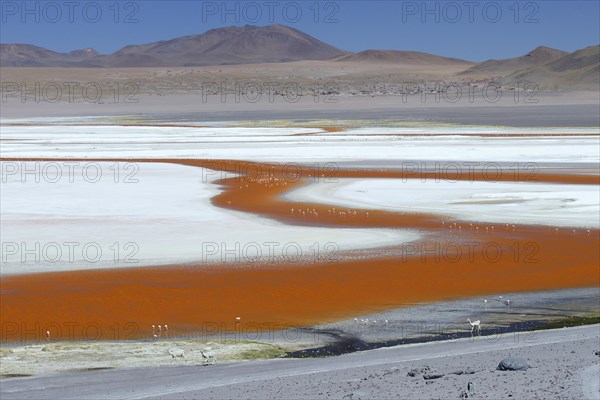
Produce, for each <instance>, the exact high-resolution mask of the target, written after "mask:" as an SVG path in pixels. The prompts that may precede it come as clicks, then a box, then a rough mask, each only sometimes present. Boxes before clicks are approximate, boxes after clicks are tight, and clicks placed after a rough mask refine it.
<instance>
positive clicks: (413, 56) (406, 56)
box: [334, 50, 472, 66]
mask: <svg viewBox="0 0 600 400" xmlns="http://www.w3.org/2000/svg"><path fill="white" fill-rule="evenodd" d="M334 61H338V62H361V63H404V64H413V65H431V64H435V65H448V64H464V65H465V66H466V65H470V64H472V63H471V62H469V61H465V60H460V59H458V58H449V57H442V56H436V55H434V54H429V53H421V52H419V51H399V50H365V51H361V52H360V53H356V54H354V53H348V54H344V55H342V56H339V57H336V58H335V59H334Z"/></svg>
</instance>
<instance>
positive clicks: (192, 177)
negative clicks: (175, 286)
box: [0, 162, 419, 274]
mask: <svg viewBox="0 0 600 400" xmlns="http://www.w3.org/2000/svg"><path fill="white" fill-rule="evenodd" d="M7 164H10V165H11V167H12V166H16V168H17V169H18V172H17V173H15V174H10V175H8V174H7V173H6V171H7V170H8V166H7ZM49 164H50V163H40V164H39V168H40V169H39V170H40V171H42V170H44V166H45V165H49ZM54 164H56V165H57V166H59V167H60V171H61V172H62V176H60V177H59V179H58V181H56V182H53V180H54V179H55V176H56V175H55V173H54V171H55V169H48V171H47V175H43V173H40V174H38V175H37V177H38V178H39V177H40V175H42V178H41V179H40V180H39V182H36V181H35V177H36V176H35V174H34V175H33V176H27V175H25V176H24V177H23V176H22V175H21V172H23V171H25V170H26V169H28V170H30V171H33V170H35V163H33V162H27V163H25V162H2V163H1V165H2V169H3V171H4V176H3V183H2V191H1V195H0V196H1V197H0V199H1V206H0V208H1V211H2V216H1V223H2V242H3V246H4V248H3V253H4V254H3V260H2V264H0V273H1V274H15V273H32V272H54V271H64V270H74V269H95V268H114V267H140V266H147V265H158V264H171V263H187V262H194V263H200V264H203V263H204V264H207V263H222V262H228V263H242V262H245V263H249V264H250V265H252V264H253V263H257V262H259V261H258V260H257V259H262V261H263V262H265V261H280V262H282V263H286V262H293V261H294V260H295V259H296V257H298V258H303V259H311V258H314V257H315V256H319V255H320V256H323V255H326V254H327V252H331V253H332V254H333V255H335V253H337V252H338V251H343V250H349V249H355V248H374V247H380V246H386V245H392V244H397V243H403V242H406V241H412V240H416V239H417V238H418V237H419V235H418V234H416V233H414V232H408V231H401V230H386V229H374V230H371V229H344V228H339V229H338V228H336V229H332V228H319V227H307V226H290V225H286V224H282V223H279V222H276V221H273V220H269V219H267V218H262V217H259V216H255V215H248V214H246V213H241V212H236V211H231V210H225V209H223V208H220V207H216V206H213V205H212V204H211V202H210V199H211V198H212V197H213V196H215V195H217V194H218V193H220V192H221V189H220V188H219V186H218V185H216V184H215V183H214V182H215V180H217V179H219V178H221V177H222V176H221V174H220V173H216V171H209V170H205V169H203V168H195V167H187V166H181V165H173V164H160V163H140V164H135V168H128V166H127V164H125V163H120V164H116V163H110V162H106V163H90V164H89V165H88V164H86V163H71V164H69V163H54ZM129 166H130V167H133V164H129ZM69 167H70V168H72V175H69ZM97 168H99V169H98V170H97ZM86 169H87V170H89V171H88V172H85V173H84V171H86ZM97 171H100V178H99V179H98V180H97V181H96V182H93V180H95V179H97V178H96V176H97V175H96V173H97ZM117 173H118V176H117V175H116V174H117ZM70 176H71V177H72V180H73V182H71V181H70V179H69V177H70ZM5 178H6V181H4V179H5ZM65 243H74V244H73V245H71V246H70V247H69V245H67V244H65ZM12 244H15V246H16V248H13V247H9V246H12ZM36 244H37V246H39V250H38V251H36V250H35V249H36ZM86 246H87V247H86ZM115 246H116V247H115ZM28 249H29V251H31V253H30V254H29V255H27V250H28ZM44 249H46V250H44ZM70 249H72V250H73V251H72V252H71V250H70ZM84 249H86V250H85V253H84ZM97 249H100V252H101V256H100V257H99V258H98V259H97ZM13 253H14V254H13ZM36 256H37V259H36ZM23 259H24V260H25V262H23Z"/></svg>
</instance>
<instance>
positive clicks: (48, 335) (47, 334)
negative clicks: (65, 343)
mask: <svg viewBox="0 0 600 400" xmlns="http://www.w3.org/2000/svg"><path fill="white" fill-rule="evenodd" d="M46 340H50V331H46Z"/></svg>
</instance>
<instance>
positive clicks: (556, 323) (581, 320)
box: [536, 313, 600, 330]
mask: <svg viewBox="0 0 600 400" xmlns="http://www.w3.org/2000/svg"><path fill="white" fill-rule="evenodd" d="M594 324H600V313H594V314H588V315H578V316H574V317H566V318H560V319H553V320H551V321H549V322H548V323H547V324H544V325H542V326H540V327H538V328H536V330H542V329H559V328H570V327H573V326H582V325H594Z"/></svg>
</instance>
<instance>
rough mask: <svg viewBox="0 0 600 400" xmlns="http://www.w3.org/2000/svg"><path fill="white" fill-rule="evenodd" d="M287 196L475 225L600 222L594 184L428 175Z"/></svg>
mask: <svg viewBox="0 0 600 400" xmlns="http://www.w3.org/2000/svg"><path fill="white" fill-rule="evenodd" d="M286 198H288V199H290V200H294V201H306V202H314V203H321V204H323V203H325V204H331V205H333V206H336V207H350V208H368V209H381V210H389V211H396V212H421V213H431V214H438V215H447V216H450V217H454V218H457V219H462V220H466V221H472V222H475V223H477V222H490V223H510V224H519V223H526V224H532V225H547V226H563V227H580V228H594V229H598V227H599V226H600V220H599V219H598V218H591V216H593V215H596V216H597V215H599V214H600V187H598V186H597V185H567V184H562V185H558V184H547V183H536V182H482V181H451V180H447V179H440V180H439V181H436V180H435V179H433V178H429V179H425V180H421V179H407V180H401V179H340V180H338V181H337V182H328V183H322V182H316V183H313V184H310V185H307V186H304V187H302V188H299V189H295V190H294V191H292V192H290V193H288V194H287V195H286ZM482 229H483V228H482ZM482 233H483V232H482Z"/></svg>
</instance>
